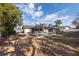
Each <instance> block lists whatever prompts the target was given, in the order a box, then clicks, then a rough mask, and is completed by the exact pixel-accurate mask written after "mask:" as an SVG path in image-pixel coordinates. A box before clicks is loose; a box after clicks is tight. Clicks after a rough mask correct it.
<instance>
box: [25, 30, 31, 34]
mask: <svg viewBox="0 0 79 59" xmlns="http://www.w3.org/2000/svg"><path fill="white" fill-rule="evenodd" d="M28 32H32V29H24V33H26V34H28Z"/></svg>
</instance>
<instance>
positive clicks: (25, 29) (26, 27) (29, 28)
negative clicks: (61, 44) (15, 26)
mask: <svg viewBox="0 0 79 59" xmlns="http://www.w3.org/2000/svg"><path fill="white" fill-rule="evenodd" d="M32 28H33V26H31V25H24V26H23V32H24V33H25V34H28V33H32Z"/></svg>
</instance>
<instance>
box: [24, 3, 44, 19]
mask: <svg viewBox="0 0 79 59" xmlns="http://www.w3.org/2000/svg"><path fill="white" fill-rule="evenodd" d="M41 9H42V6H38V9H36V8H35V5H34V4H33V3H31V4H28V5H27V6H26V7H25V8H24V9H23V11H24V12H25V13H26V14H29V15H31V16H32V19H35V18H36V17H41V16H42V15H43V13H44V12H43V11H42V10H41ZM36 10H37V11H36Z"/></svg>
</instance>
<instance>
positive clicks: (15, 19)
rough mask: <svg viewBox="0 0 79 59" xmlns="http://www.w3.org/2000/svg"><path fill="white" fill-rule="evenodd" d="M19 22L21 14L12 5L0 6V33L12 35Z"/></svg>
mask: <svg viewBox="0 0 79 59" xmlns="http://www.w3.org/2000/svg"><path fill="white" fill-rule="evenodd" d="M20 20H21V13H20V11H19V10H18V9H17V8H16V7H15V6H14V4H8V3H5V4H0V28H1V29H3V30H1V31H3V32H5V33H7V34H12V33H13V32H14V28H15V27H16V25H17V24H19V22H20Z"/></svg>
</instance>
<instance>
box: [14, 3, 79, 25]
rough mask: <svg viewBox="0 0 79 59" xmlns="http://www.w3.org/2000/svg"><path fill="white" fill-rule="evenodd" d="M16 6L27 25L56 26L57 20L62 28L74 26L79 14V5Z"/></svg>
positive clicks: (19, 4) (41, 4) (29, 4)
mask: <svg viewBox="0 0 79 59" xmlns="http://www.w3.org/2000/svg"><path fill="white" fill-rule="evenodd" d="M15 6H16V7H17V8H19V10H20V11H21V12H22V19H23V23H24V24H26V25H35V24H39V23H44V24H53V25H54V24H55V23H54V21H56V20H61V21H62V26H66V25H72V21H73V20H74V19H75V17H76V14H77V13H78V12H79V4H78V3H17V4H15Z"/></svg>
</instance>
